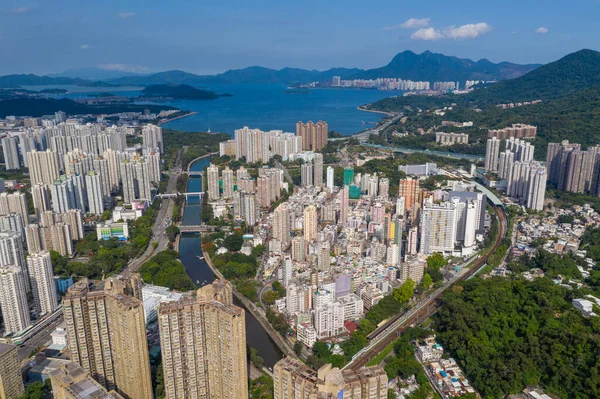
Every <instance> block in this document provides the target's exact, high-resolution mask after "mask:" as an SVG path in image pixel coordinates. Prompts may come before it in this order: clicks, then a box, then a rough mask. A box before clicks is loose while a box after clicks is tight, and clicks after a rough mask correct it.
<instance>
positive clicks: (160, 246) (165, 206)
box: [122, 149, 183, 275]
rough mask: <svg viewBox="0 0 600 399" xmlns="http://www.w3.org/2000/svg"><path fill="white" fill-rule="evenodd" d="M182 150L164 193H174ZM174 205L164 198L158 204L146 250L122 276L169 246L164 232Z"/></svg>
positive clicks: (132, 261)
mask: <svg viewBox="0 0 600 399" xmlns="http://www.w3.org/2000/svg"><path fill="white" fill-rule="evenodd" d="M182 151H183V149H182V150H179V152H178V153H177V159H176V160H175V167H174V168H173V171H171V175H170V176H169V182H168V183H167V189H166V193H174V192H175V191H176V190H175V189H176V185H177V178H178V177H179V175H180V174H181V153H182ZM174 205H175V201H174V200H172V199H169V198H165V199H163V200H162V202H161V204H160V209H159V211H158V215H157V216H156V221H155V222H154V227H153V228H152V238H151V239H150V243H149V244H148V248H146V250H145V251H144V253H143V254H142V255H141V256H139V257H137V258H135V259H133V260H131V261H130V262H129V263H128V264H127V266H126V267H125V269H123V272H122V273H123V274H125V275H127V274H131V273H135V272H136V271H137V270H138V269H139V268H140V266H141V265H142V264H143V263H144V262H146V261H147V260H148V259H150V258H151V257H152V255H154V254H155V253H157V252H159V251H163V250H165V249H166V248H167V245H169V239H168V238H167V234H166V230H167V227H168V226H169V223H168V221H169V220H170V219H171V215H172V214H173V207H174ZM154 243H157V244H156V248H154Z"/></svg>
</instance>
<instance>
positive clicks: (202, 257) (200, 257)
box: [196, 255, 204, 259]
mask: <svg viewBox="0 0 600 399" xmlns="http://www.w3.org/2000/svg"><path fill="white" fill-rule="evenodd" d="M196 258H198V259H204V256H200V255H197V256H196Z"/></svg>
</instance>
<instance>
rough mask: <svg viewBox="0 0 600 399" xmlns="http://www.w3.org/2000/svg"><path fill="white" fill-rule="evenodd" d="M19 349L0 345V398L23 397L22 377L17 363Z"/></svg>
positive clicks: (8, 345) (19, 365) (14, 398)
mask: <svg viewBox="0 0 600 399" xmlns="http://www.w3.org/2000/svg"><path fill="white" fill-rule="evenodd" d="M18 349H19V347H18V346H16V345H11V344H0V398H2V399H17V398H20V397H21V395H23V392H24V391H25V387H24V386H23V377H21V364H20V362H19V354H18Z"/></svg>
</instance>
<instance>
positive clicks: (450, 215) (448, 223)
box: [420, 201, 458, 255]
mask: <svg viewBox="0 0 600 399" xmlns="http://www.w3.org/2000/svg"><path fill="white" fill-rule="evenodd" d="M457 219H458V215H457V208H456V205H455V204H454V203H453V202H444V203H442V204H432V203H431V202H430V201H427V202H426V203H425V204H424V206H423V212H422V214H421V246H420V252H421V253H423V254H426V255H429V254H432V253H434V252H445V253H448V252H453V251H454V244H455V242H456V236H457V234H456V233H457V231H456V230H457V229H456V227H457Z"/></svg>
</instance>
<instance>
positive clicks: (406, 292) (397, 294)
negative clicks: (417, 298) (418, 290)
mask: <svg viewBox="0 0 600 399" xmlns="http://www.w3.org/2000/svg"><path fill="white" fill-rule="evenodd" d="M414 293H415V282H414V281H413V280H412V279H410V278H409V279H408V280H406V281H405V282H404V284H402V285H401V286H400V287H399V288H396V289H395V290H394V293H393V295H394V299H395V300H396V301H398V302H400V303H404V302H408V301H409V300H410V298H412V296H413V295H414Z"/></svg>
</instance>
